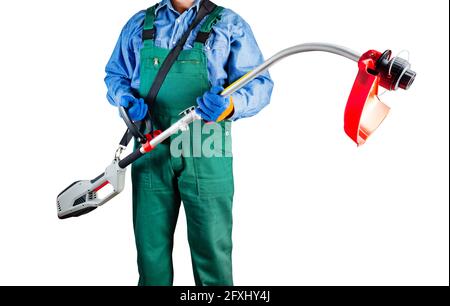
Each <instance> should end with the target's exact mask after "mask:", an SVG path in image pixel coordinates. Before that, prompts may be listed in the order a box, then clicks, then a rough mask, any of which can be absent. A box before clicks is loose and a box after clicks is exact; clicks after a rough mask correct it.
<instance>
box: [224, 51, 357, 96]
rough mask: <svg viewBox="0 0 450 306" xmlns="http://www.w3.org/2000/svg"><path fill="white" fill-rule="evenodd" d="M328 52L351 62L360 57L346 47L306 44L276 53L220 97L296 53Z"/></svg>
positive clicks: (234, 90)
mask: <svg viewBox="0 0 450 306" xmlns="http://www.w3.org/2000/svg"><path fill="white" fill-rule="evenodd" d="M315 51H320V52H328V53H333V54H336V55H340V56H343V57H346V58H348V59H350V60H352V61H355V62H357V61H359V58H360V57H361V54H358V53H357V52H355V51H353V50H351V49H348V48H346V47H342V46H339V45H334V44H327V43H308V44H301V45H297V46H293V47H291V48H287V49H285V50H283V51H280V52H278V53H277V54H275V55H274V56H272V57H271V58H269V59H268V60H267V61H265V62H264V63H263V64H261V65H260V66H259V67H256V68H255V69H254V70H252V71H251V72H249V73H248V74H246V75H245V76H243V77H242V78H241V79H239V80H237V81H236V82H234V83H233V84H231V85H230V86H228V87H227V88H226V89H225V90H224V91H223V92H222V93H221V95H222V96H229V95H231V94H233V93H234V92H236V91H238V90H239V89H241V88H242V87H244V86H245V85H247V84H248V83H249V82H250V81H252V80H253V79H254V78H256V77H258V76H259V75H261V74H262V73H263V72H265V71H266V70H267V69H269V68H270V67H271V66H272V65H274V64H275V63H277V62H279V61H280V60H282V59H284V58H286V57H289V56H291V55H294V54H298V53H305V52H315Z"/></svg>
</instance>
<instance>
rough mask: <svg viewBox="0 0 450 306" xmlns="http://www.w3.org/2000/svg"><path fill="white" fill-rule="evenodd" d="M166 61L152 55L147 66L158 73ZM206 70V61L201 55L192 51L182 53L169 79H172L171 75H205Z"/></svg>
mask: <svg viewBox="0 0 450 306" xmlns="http://www.w3.org/2000/svg"><path fill="white" fill-rule="evenodd" d="M165 59H166V57H164V56H160V55H157V54H155V55H150V56H149V57H148V58H146V59H145V66H146V68H148V69H149V70H151V71H153V72H154V73H156V72H157V71H159V69H160V68H161V66H162V65H163V63H164V61H165ZM205 69H206V60H205V57H204V56H203V55H202V54H201V53H198V52H192V51H191V52H187V53H183V52H182V53H181V54H180V55H179V57H178V59H177V60H176V61H175V63H174V64H173V66H172V68H171V69H170V71H169V76H168V77H170V75H171V74H175V75H179V74H183V75H185V76H189V75H199V74H202V73H204V72H205V71H206V70H205Z"/></svg>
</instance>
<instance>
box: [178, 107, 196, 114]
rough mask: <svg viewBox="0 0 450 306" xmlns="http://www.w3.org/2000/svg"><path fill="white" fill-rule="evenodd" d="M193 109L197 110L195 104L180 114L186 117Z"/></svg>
mask: <svg viewBox="0 0 450 306" xmlns="http://www.w3.org/2000/svg"><path fill="white" fill-rule="evenodd" d="M193 111H195V106H191V107H189V108H188V109H185V110H184V111H182V112H181V113H179V114H178V115H179V116H182V117H184V116H186V115H188V114H190V113H192V112H193Z"/></svg>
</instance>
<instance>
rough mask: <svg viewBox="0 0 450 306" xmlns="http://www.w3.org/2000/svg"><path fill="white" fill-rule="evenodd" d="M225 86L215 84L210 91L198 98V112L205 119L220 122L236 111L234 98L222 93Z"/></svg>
mask: <svg viewBox="0 0 450 306" xmlns="http://www.w3.org/2000/svg"><path fill="white" fill-rule="evenodd" d="M222 91H223V87H221V86H214V87H213V88H211V90H210V91H208V92H206V93H205V94H204V95H203V97H199V98H197V104H198V106H199V107H198V108H197V114H199V115H200V116H201V117H202V119H203V120H205V121H209V122H220V121H222V120H225V119H228V118H230V117H231V116H232V115H233V113H234V105H233V98H232V97H231V96H230V97H223V96H221V95H220V93H221V92H222Z"/></svg>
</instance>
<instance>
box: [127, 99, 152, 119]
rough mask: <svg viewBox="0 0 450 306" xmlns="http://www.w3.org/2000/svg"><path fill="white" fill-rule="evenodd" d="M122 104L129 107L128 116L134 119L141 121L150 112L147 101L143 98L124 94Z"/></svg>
mask: <svg viewBox="0 0 450 306" xmlns="http://www.w3.org/2000/svg"><path fill="white" fill-rule="evenodd" d="M130 104H131V106H130ZM120 106H123V107H125V108H126V109H128V116H129V117H130V119H131V120H133V121H141V120H142V119H144V118H145V116H146V115H147V112H148V106H147V103H145V101H144V99H142V98H141V99H137V98H135V97H132V96H123V97H122V98H121V99H120Z"/></svg>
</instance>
